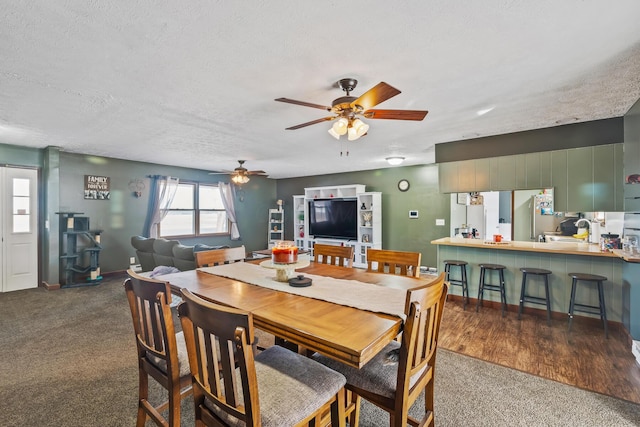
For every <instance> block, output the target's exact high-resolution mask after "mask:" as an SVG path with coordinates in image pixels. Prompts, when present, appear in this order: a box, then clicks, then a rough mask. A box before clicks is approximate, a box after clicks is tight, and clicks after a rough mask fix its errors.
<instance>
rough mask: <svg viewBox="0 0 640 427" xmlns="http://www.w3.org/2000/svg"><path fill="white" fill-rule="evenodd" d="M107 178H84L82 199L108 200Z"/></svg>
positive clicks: (88, 176) (109, 193) (108, 183)
mask: <svg viewBox="0 0 640 427" xmlns="http://www.w3.org/2000/svg"><path fill="white" fill-rule="evenodd" d="M110 185H111V184H110V178H109V177H108V176H95V175H85V176H84V198H85V199H91V200H109V197H110V196H111V190H110Z"/></svg>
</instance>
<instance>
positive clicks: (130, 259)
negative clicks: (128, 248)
mask: <svg viewBox="0 0 640 427" xmlns="http://www.w3.org/2000/svg"><path fill="white" fill-rule="evenodd" d="M135 263H136V257H134V256H132V257H131V258H129V264H131V265H133V264H135Z"/></svg>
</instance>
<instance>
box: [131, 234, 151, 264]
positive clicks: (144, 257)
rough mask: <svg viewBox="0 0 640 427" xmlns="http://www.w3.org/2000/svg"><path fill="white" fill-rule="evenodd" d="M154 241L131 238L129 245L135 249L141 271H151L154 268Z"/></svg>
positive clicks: (139, 237)
mask: <svg viewBox="0 0 640 427" xmlns="http://www.w3.org/2000/svg"><path fill="white" fill-rule="evenodd" d="M155 240H156V239H154V238H147V237H142V236H133V237H131V245H132V246H133V247H134V248H135V249H136V256H137V257H138V262H139V263H140V267H141V268H142V271H151V270H153V268H154V267H155V266H156V260H155V259H154V258H153V242H155Z"/></svg>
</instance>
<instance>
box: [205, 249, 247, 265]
mask: <svg viewBox="0 0 640 427" xmlns="http://www.w3.org/2000/svg"><path fill="white" fill-rule="evenodd" d="M195 255H196V266H197V267H213V266H215V265H219V264H231V263H234V262H238V261H244V259H245V258H246V257H247V251H246V249H245V248H244V245H242V246H238V247H235V248H227V249H214V250H212V251H201V252H196V253H195Z"/></svg>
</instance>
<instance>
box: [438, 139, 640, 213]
mask: <svg viewBox="0 0 640 427" xmlns="http://www.w3.org/2000/svg"><path fill="white" fill-rule="evenodd" d="M622 150H623V144H609V145H596V146H593V147H583V148H571V149H566V150H554V151H543V152H539V153H527V154H516V155H511V156H500V157H491V158H485V159H475V160H461V161H454V162H446V163H440V164H439V165H438V168H439V177H440V178H439V179H440V192H441V193H468V192H473V191H510V190H526V189H536V188H551V187H553V188H554V195H555V210H557V211H559V212H567V211H571V212H573V211H575V212H596V211H605V212H614V211H622V210H623V208H624V206H623V204H624V196H623V191H624V187H623V182H624V172H623V169H622V156H623V151H622ZM639 188H640V186H639Z"/></svg>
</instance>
